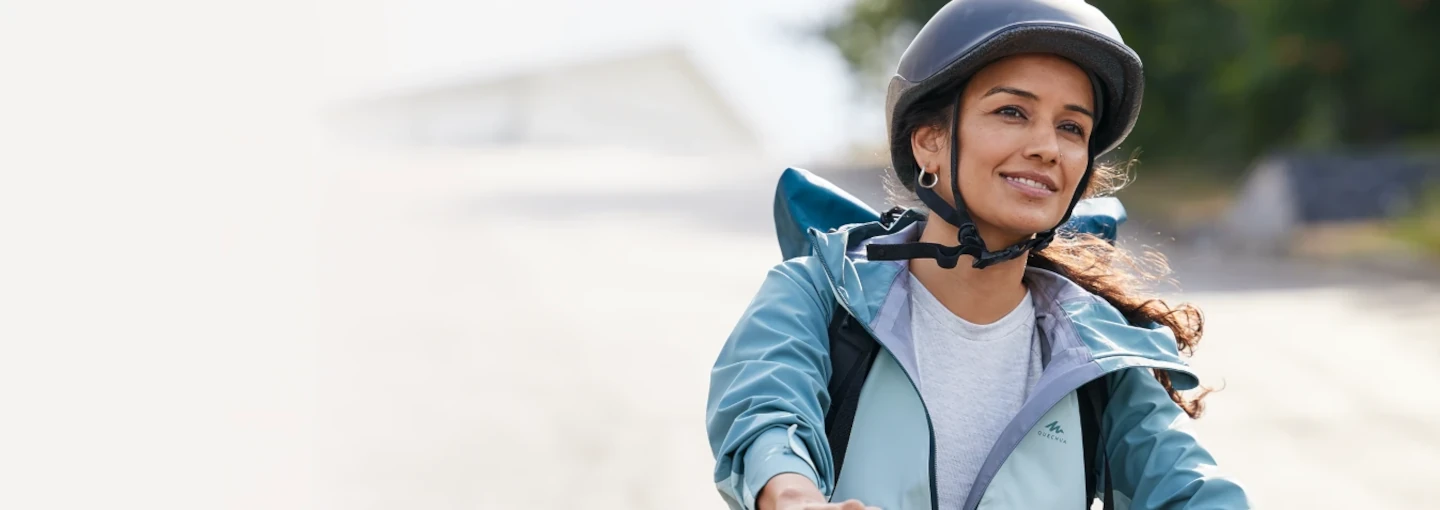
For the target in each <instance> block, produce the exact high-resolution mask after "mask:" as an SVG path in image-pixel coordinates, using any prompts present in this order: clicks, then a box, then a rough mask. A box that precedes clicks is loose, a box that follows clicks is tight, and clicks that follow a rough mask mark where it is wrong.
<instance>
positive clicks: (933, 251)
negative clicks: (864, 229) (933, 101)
mask: <svg viewBox="0 0 1440 510" xmlns="http://www.w3.org/2000/svg"><path fill="white" fill-rule="evenodd" d="M1090 83H1091V86H1092V90H1093V91H1094V92H1095V119H1096V123H1097V125H1098V121H1099V119H1100V118H1101V117H1100V110H1101V102H1100V100H1101V98H1103V97H1104V96H1103V95H1102V91H1101V88H1100V80H1098V79H1096V77H1095V76H1094V75H1091V76H1090ZM963 94H964V87H961V91H960V92H959V93H958V94H957V96H956V97H955V103H954V104H955V106H954V111H953V112H952V113H951V115H950V195H951V196H953V197H955V206H953V207H952V206H951V205H950V204H949V203H948V202H946V201H945V199H944V198H941V197H940V194H939V193H936V192H935V190H934V189H931V188H926V187H924V186H920V185H919V181H920V179H918V178H917V179H916V186H915V194H916V195H919V196H920V201H921V202H923V203H924V204H925V205H926V206H927V207H929V208H930V211H931V212H933V213H935V214H936V215H937V216H940V217H941V218H943V219H944V220H945V221H946V222H947V223H949V224H951V225H954V226H955V228H957V229H959V234H958V235H957V236H956V237H957V239H956V240H957V241H958V242H959V244H958V245H957V246H945V245H941V244H936V243H920V242H916V243H903V244H873V243H872V244H868V245H866V247H865V250H866V255H867V257H869V259H870V260H912V259H935V262H936V264H939V266H940V267H942V268H945V269H953V268H954V267H955V266H957V265H959V264H960V257H961V256H964V255H969V256H971V257H974V258H975V261H974V262H972V263H971V264H970V266H971V267H974V268H976V269H984V268H987V267H990V266H993V265H995V264H999V263H1001V262H1005V261H1007V260H1011V259H1014V258H1017V257H1019V256H1021V255H1023V254H1025V252H1027V251H1028V252H1032V253H1033V252H1037V251H1040V250H1043V249H1045V248H1046V247H1047V246H1050V242H1051V241H1054V240H1055V231H1056V230H1059V229H1060V227H1062V226H1064V225H1065V223H1066V222H1068V221H1070V216H1071V214H1073V213H1074V212H1075V205H1076V204H1079V203H1080V197H1081V196H1082V195H1084V194H1085V188H1086V187H1088V186H1089V185H1090V175H1091V174H1093V173H1094V172H1092V170H1094V168H1095V158H1094V154H1095V147H1094V146H1093V144H1092V146H1091V147H1090V155H1091V156H1090V158H1089V161H1087V162H1086V164H1085V173H1084V174H1083V175H1082V176H1081V177H1080V184H1079V185H1078V186H1077V187H1076V188H1075V193H1074V194H1073V195H1072V196H1071V197H1070V206H1069V207H1067V208H1066V209H1065V217H1063V218H1061V219H1060V223H1059V224H1058V225H1055V227H1054V228H1051V229H1050V230H1046V231H1044V232H1040V233H1038V234H1035V236H1034V237H1031V238H1030V239H1027V240H1024V241H1021V242H1019V243H1016V244H1013V245H1010V246H1008V247H1006V248H1005V249H1002V250H1000V251H994V252H992V251H990V250H989V249H988V248H987V247H986V246H985V240H983V239H981V238H980V232H979V230H978V229H976V227H975V221H974V220H972V219H971V218H970V213H969V211H968V210H967V209H966V207H965V197H964V196H962V195H961V194H960V150H959V147H960V99H961V97H960V95H963ZM1091 140H1094V138H1093V137H1092V138H1091Z"/></svg>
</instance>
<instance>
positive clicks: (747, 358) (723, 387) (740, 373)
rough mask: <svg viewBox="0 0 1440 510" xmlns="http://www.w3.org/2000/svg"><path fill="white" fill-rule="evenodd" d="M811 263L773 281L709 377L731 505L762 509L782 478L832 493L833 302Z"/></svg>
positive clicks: (714, 435)
mask: <svg viewBox="0 0 1440 510" xmlns="http://www.w3.org/2000/svg"><path fill="white" fill-rule="evenodd" d="M804 261H805V259H803V258H802V259H792V260H790V261H787V262H785V263H783V264H780V265H779V266H776V267H775V268H774V269H772V270H771V271H770V272H769V274H768V275H766V278H765V281H764V283H763V284H762V285H761V288H760V291H759V293H758V294H757V295H756V296H755V298H754V299H753V300H752V301H751V303H750V304H749V306H748V307H747V308H746V310H745V312H744V314H743V315H742V316H741V318H740V322H739V324H738V325H737V326H736V327H735V329H734V331H733V332H731V334H730V337H729V338H728V339H727V340H726V342H725V345H724V347H723V348H722V349H721V351H720V354H719V357H718V359H717V360H716V361H715V366H714V368H713V369H712V371H711V373H710V393H709V397H708V402H707V405H706V413H705V421H706V429H707V432H708V434H709V440H710V449H711V453H712V454H713V455H714V456H715V472H714V475H715V483H716V486H717V487H718V489H719V490H720V493H721V495H722V496H724V499H725V501H726V502H727V503H728V504H729V505H730V508H731V509H735V510H754V508H755V496H756V494H757V493H759V492H760V489H761V488H763V487H764V486H765V483H766V482H768V481H769V480H770V478H772V477H774V476H775V475H778V474H781V473H797V474H801V475H804V476H807V477H809V478H810V479H811V481H814V482H815V485H816V486H817V487H819V488H820V490H821V492H822V493H824V494H826V495H827V497H828V495H829V494H830V487H829V483H828V481H827V480H828V478H829V476H830V475H829V471H830V469H831V467H830V466H831V464H830V463H831V460H830V450H829V446H828V442H827V440H826V438H825V436H824V434H825V409H826V408H827V407H828V406H829V395H828V394H827V390H826V383H827V381H829V379H830V361H829V356H830V353H829V339H828V336H827V335H828V333H827V324H829V321H830V315H831V314H832V313H833V312H832V311H831V307H833V306H834V305H833V304H830V303H833V297H829V296H830V295H829V294H828V293H822V292H820V291H819V288H818V287H817V286H816V284H815V283H814V280H813V279H812V278H811V277H810V276H809V275H810V274H811V273H810V272H809V271H807V270H806V268H805V265H804V264H805V262H804ZM826 288H827V289H828V285H827V287H826Z"/></svg>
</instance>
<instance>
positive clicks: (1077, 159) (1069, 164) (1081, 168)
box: [1060, 151, 1089, 191]
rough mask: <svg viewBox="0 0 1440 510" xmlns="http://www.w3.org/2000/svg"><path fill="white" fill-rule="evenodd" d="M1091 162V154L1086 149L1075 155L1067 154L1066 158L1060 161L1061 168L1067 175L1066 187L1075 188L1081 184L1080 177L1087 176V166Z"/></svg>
mask: <svg viewBox="0 0 1440 510" xmlns="http://www.w3.org/2000/svg"><path fill="white" fill-rule="evenodd" d="M1087 163H1089V154H1088V153H1085V152H1084V151H1082V152H1080V153H1079V154H1077V155H1075V156H1070V155H1066V157H1065V160H1064V161H1062V162H1060V169H1061V171H1062V172H1063V173H1064V175H1065V187H1066V189H1069V190H1073V191H1078V190H1075V188H1076V187H1078V186H1079V185H1080V178H1081V177H1084V176H1085V166H1086V164H1087Z"/></svg>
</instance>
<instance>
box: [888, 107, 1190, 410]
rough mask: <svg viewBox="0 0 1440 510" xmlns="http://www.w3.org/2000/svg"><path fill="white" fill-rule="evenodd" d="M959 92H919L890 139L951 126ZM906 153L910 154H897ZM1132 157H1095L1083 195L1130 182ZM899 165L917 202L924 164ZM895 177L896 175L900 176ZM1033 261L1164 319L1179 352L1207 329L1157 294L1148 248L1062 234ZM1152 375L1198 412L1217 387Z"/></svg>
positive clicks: (903, 146) (891, 181) (1132, 316)
mask: <svg viewBox="0 0 1440 510" xmlns="http://www.w3.org/2000/svg"><path fill="white" fill-rule="evenodd" d="M954 97H956V96H955V94H954V93H942V94H935V95H932V96H930V98H929V100H928V101H927V100H922V101H920V102H917V103H916V105H915V106H914V107H913V108H912V109H910V110H909V112H910V113H908V114H907V115H906V116H905V117H904V118H903V119H901V122H902V125H901V129H900V130H899V131H898V132H897V134H898V135H903V136H896V137H895V138H894V139H893V140H892V141H891V150H892V151H895V150H900V151H903V152H902V154H909V153H910V138H911V136H912V133H913V132H914V130H915V129H917V128H919V127H920V126H932V127H935V128H937V129H944V130H947V131H948V130H949V128H950V126H949V122H948V114H949V112H950V111H951V109H950V105H951V104H953V101H954V99H953V98H954ZM898 159H901V160H905V159H908V158H898ZM1134 164H1135V160H1134V159H1133V158H1132V159H1130V160H1129V161H1127V162H1125V163H1123V164H1101V163H1099V162H1097V163H1096V165H1095V169H1094V173H1093V174H1092V175H1091V177H1090V183H1089V185H1088V186H1087V187H1086V189H1085V190H1084V195H1083V196H1084V197H1085V198H1092V197H1100V196H1107V195H1112V194H1114V193H1115V192H1118V191H1119V190H1120V189H1121V188H1123V187H1124V186H1125V185H1126V184H1129V176H1130V170H1131V169H1132V168H1133V167H1134ZM897 166H905V167H908V168H897V170H898V171H895V172H886V173H885V175H886V187H887V188H888V190H889V195H890V197H891V200H892V201H894V202H895V203H897V204H901V205H906V206H910V207H920V205H919V199H918V198H917V197H916V196H915V176H916V175H918V172H919V170H920V169H919V167H918V166H916V165H915V164H914V161H913V159H909V161H905V162H903V163H897ZM897 181H898V182H897ZM1028 263H1029V264H1030V265H1031V266H1034V267H1039V268H1043V269H1048V270H1051V271H1055V272H1057V273H1060V274H1062V275H1064V276H1066V277H1067V278H1069V279H1070V280H1071V281H1073V282H1075V283H1076V284H1078V285H1080V286H1081V287H1083V288H1084V289H1085V290H1087V291H1089V292H1091V293H1092V294H1095V295H1097V296H1100V297H1102V298H1104V299H1105V301H1107V302H1109V303H1110V305H1111V306H1114V307H1115V308H1116V309H1117V310H1119V311H1120V313H1122V314H1123V315H1124V316H1125V318H1126V319H1128V320H1129V321H1130V322H1131V323H1132V324H1150V323H1154V324H1160V325H1162V326H1165V327H1167V328H1170V330H1171V331H1172V332H1174V334H1175V343H1176V345H1177V347H1178V348H1179V351H1180V353H1181V354H1183V355H1185V356H1193V355H1194V354H1195V347H1196V346H1198V345H1199V344H1200V337H1201V336H1202V335H1203V334H1204V332H1205V318H1204V315H1203V314H1202V313H1201V311H1200V309H1199V308H1196V307H1195V306H1193V305H1190V304H1188V303H1181V304H1178V305H1171V304H1169V303H1167V302H1166V301H1165V300H1163V299H1160V298H1159V296H1158V295H1157V294H1155V289H1154V286H1155V285H1156V284H1161V283H1174V282H1173V280H1171V279H1170V278H1169V274H1170V267H1169V264H1168V263H1167V262H1166V259H1165V256H1164V255H1161V254H1160V253H1159V252H1156V251H1154V250H1149V249H1146V250H1145V251H1143V252H1142V253H1141V255H1140V256H1138V257H1137V256H1135V255H1133V254H1131V253H1130V252H1129V251H1128V250H1125V249H1123V248H1119V247H1117V246H1113V245H1111V244H1110V243H1109V242H1107V241H1105V240H1103V239H1100V238H1097V237H1095V236H1093V235H1089V234H1074V233H1071V234H1057V235H1056V236H1055V240H1054V242H1052V243H1050V246H1049V247H1047V248H1045V249H1044V250H1041V251H1040V252H1038V253H1031V254H1030V256H1029V260H1028ZM1154 375H1155V379H1156V380H1157V381H1159V382H1160V384H1161V385H1163V386H1164V387H1165V391H1166V392H1168V393H1169V394H1170V399H1171V400H1174V401H1175V403H1176V404H1178V405H1179V406H1180V408H1181V409H1184V410H1185V414H1188V415H1190V417H1191V418H1199V417H1200V415H1201V414H1202V413H1203V412H1204V409H1205V406H1204V402H1203V400H1204V399H1205V397H1206V396H1207V395H1209V394H1210V392H1211V391H1212V389H1211V388H1207V387H1203V386H1202V387H1200V388H1198V389H1197V390H1195V391H1194V392H1192V394H1189V395H1186V394H1182V393H1181V392H1180V391H1178V390H1176V389H1175V387H1174V386H1173V385H1172V384H1171V383H1170V376H1169V374H1168V373H1167V372H1165V371H1162V370H1156V371H1154Z"/></svg>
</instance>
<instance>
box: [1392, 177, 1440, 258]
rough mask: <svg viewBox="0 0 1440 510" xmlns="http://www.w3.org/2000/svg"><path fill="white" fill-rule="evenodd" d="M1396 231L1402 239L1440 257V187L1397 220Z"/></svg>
mask: <svg viewBox="0 0 1440 510" xmlns="http://www.w3.org/2000/svg"><path fill="white" fill-rule="evenodd" d="M1395 231H1396V233H1397V234H1398V235H1399V237H1400V238H1401V239H1402V240H1404V241H1406V242H1409V243H1410V244H1411V245H1413V246H1415V247H1416V248H1418V249H1420V250H1421V251H1423V252H1425V253H1427V254H1429V255H1430V256H1433V257H1437V258H1440V187H1436V188H1434V189H1432V190H1430V191H1429V193H1426V194H1425V195H1424V197H1423V199H1422V200H1421V202H1420V204H1419V206H1418V207H1416V209H1415V211H1413V212H1412V213H1411V214H1409V215H1408V216H1406V217H1405V218H1402V219H1401V220H1400V221H1398V222H1396V224H1395Z"/></svg>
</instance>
